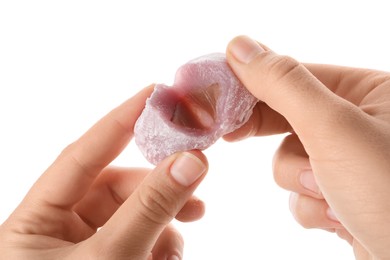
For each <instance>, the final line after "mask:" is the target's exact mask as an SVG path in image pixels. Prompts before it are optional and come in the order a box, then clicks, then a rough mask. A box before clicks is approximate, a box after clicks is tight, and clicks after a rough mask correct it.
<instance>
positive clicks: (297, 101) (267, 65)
mask: <svg viewBox="0 0 390 260" xmlns="http://www.w3.org/2000/svg"><path fill="white" fill-rule="evenodd" d="M226 55H227V59H228V62H229V65H230V66H231V68H232V69H233V71H234V72H235V74H236V75H237V76H238V78H239V79H240V80H241V82H242V83H243V84H244V85H245V86H246V87H247V88H248V90H249V91H250V92H251V93H252V94H253V95H254V96H256V97H257V98H258V99H260V100H262V101H263V102H265V103H266V104H267V105H268V106H269V107H271V108H272V109H273V110H275V111H277V112H278V113H280V114H281V115H283V116H284V117H285V118H286V119H287V121H288V122H289V123H290V125H291V127H292V128H293V129H294V131H295V132H296V133H297V134H298V136H299V137H300V138H301V141H302V143H303V144H304V146H305V148H306V149H307V152H309V153H311V155H315V154H316V153H317V152H318V151H317V150H316V149H312V146H313V145H314V144H317V142H318V141H319V140H322V139H329V138H331V139H332V140H334V141H337V140H335V137H334V136H330V135H331V133H335V132H337V136H338V137H337V138H336V139H342V138H345V135H346V134H347V133H348V135H349V132H350V128H351V127H356V126H353V125H354V124H351V120H354V119H356V118H357V117H359V116H362V115H361V114H362V113H361V111H360V110H359V109H358V108H357V107H356V106H354V105H353V104H351V103H349V102H348V101H347V100H345V99H342V98H340V97H339V96H337V95H336V94H334V93H333V92H332V91H330V90H329V89H328V88H327V87H326V86H325V85H323V84H322V83H321V82H320V81H319V80H318V79H317V78H316V77H314V76H313V75H312V74H311V73H310V72H309V71H308V70H307V69H306V68H305V66H304V65H302V64H301V63H299V62H298V61H296V60H294V59H293V58H291V57H288V56H282V55H278V54H276V53H275V52H273V51H271V50H269V49H268V48H266V47H264V46H262V45H260V44H258V43H257V42H255V41H253V40H251V39H250V38H248V37H246V36H239V37H237V38H235V39H233V40H232V41H231V42H230V44H229V45H228V48H227V53H226ZM346 112H348V113H346Z"/></svg>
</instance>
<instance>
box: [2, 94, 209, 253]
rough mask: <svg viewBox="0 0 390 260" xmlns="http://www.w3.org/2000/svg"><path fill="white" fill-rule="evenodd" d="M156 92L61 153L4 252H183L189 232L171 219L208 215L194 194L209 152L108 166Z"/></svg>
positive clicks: (20, 213)
mask: <svg viewBox="0 0 390 260" xmlns="http://www.w3.org/2000/svg"><path fill="white" fill-rule="evenodd" d="M150 93H151V88H150V87H149V88H146V89H144V90H143V91H141V92H140V93H139V94H137V95H136V96H135V97H133V98H131V99H130V100H128V101H127V102H125V103H124V104H122V105H121V106H119V107H118V108H116V109H115V110H113V111H112V112H111V113H109V114H108V115H107V116H105V117H104V118H103V119H101V120H100V121H99V122H98V123H97V124H96V125H95V126H93V127H92V128H91V129H90V130H89V131H88V132H87V133H86V134H85V135H83V136H82V137H81V138H80V139H79V140H77V141H76V142H74V143H73V144H71V145H69V146H68V147H67V148H66V149H65V150H64V151H63V152H62V153H61V155H60V156H59V157H58V158H57V159H56V161H55V162H54V163H53V164H52V165H51V166H50V167H49V168H48V170H47V171H46V172H45V173H44V174H43V175H42V176H41V177H40V178H39V180H38V181H37V182H36V183H35V184H34V186H33V187H32V188H31V190H30V191H29V193H28V194H27V196H26V197H25V199H24V200H23V201H22V203H21V204H20V205H19V207H18V208H17V209H16V210H15V211H14V212H13V214H12V215H11V216H10V217H9V219H8V220H7V221H6V222H5V223H4V224H3V225H2V226H0V258H1V259H39V260H42V259H152V258H153V259H181V258H182V250H183V242H182V238H181V236H180V234H179V233H178V232H177V231H176V230H175V229H174V228H173V227H172V226H171V225H170V224H169V223H170V222H171V220H172V219H173V218H174V217H176V218H177V219H178V220H181V221H192V220H196V219H198V218H200V217H202V215H203V212H204V204H203V203H202V202H201V201H199V200H197V199H196V198H194V197H191V194H192V193H193V191H194V190H195V188H196V187H197V186H198V184H199V183H200V181H201V180H202V179H203V177H204V175H205V173H206V171H207V161H206V158H205V157H204V155H203V154H202V153H200V152H199V151H192V152H186V153H181V154H175V155H172V156H171V157H169V158H167V159H166V160H164V161H163V162H162V163H161V164H160V165H158V166H157V167H156V168H155V169H154V170H152V171H150V170H147V169H137V168H132V169H126V168H113V167H109V166H107V165H108V164H109V163H110V162H111V161H112V160H113V159H114V158H115V157H116V156H118V154H119V153H120V152H121V151H122V150H123V148H124V147H125V146H126V144H127V143H128V142H129V140H130V139H131V138H132V136H133V127H134V123H135V121H136V119H137V118H138V116H139V115H140V113H141V111H142V109H143V107H144V104H145V99H146V98H147V97H148V95H150ZM98 229H99V231H98ZM175 257H176V258H175Z"/></svg>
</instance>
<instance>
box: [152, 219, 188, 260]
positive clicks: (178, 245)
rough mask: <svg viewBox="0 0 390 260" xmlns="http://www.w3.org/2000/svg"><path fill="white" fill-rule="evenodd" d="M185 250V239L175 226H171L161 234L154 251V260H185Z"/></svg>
mask: <svg viewBox="0 0 390 260" xmlns="http://www.w3.org/2000/svg"><path fill="white" fill-rule="evenodd" d="M183 248H184V240H183V237H182V236H181V235H180V233H179V232H178V231H177V230H176V229H175V228H174V227H173V225H171V224H170V225H168V226H167V227H166V228H165V229H164V231H163V232H162V233H161V235H160V236H159V238H158V239H157V242H156V244H155V246H154V247H153V249H152V253H153V260H159V259H164V260H165V259H168V260H170V259H183ZM174 257H176V258H174Z"/></svg>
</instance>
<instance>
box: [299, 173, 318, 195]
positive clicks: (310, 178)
mask: <svg viewBox="0 0 390 260" xmlns="http://www.w3.org/2000/svg"><path fill="white" fill-rule="evenodd" d="M299 181H300V182H301V184H302V186H303V187H304V188H305V189H307V190H310V191H312V192H314V193H316V194H321V191H320V188H319V187H318V185H317V182H316V180H315V179H314V174H313V171H311V170H306V171H303V172H302V173H301V175H300V176H299Z"/></svg>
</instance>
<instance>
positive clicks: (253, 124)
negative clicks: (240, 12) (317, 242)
mask: <svg viewBox="0 0 390 260" xmlns="http://www.w3.org/2000/svg"><path fill="white" fill-rule="evenodd" d="M227 58H228V62H229V64H230V66H231V67H232V69H233V71H234V72H235V73H236V75H237V76H238V77H239V78H240V80H241V81H242V82H243V84H244V85H245V86H246V87H247V88H248V90H249V91H250V92H251V93H252V94H253V95H255V96H256V97H257V98H259V99H260V100H261V101H263V102H264V103H263V102H260V103H259V104H258V105H257V106H256V108H255V110H254V113H253V115H252V117H251V119H250V120H249V121H248V123H247V124H245V125H244V126H243V127H242V128H240V129H238V130H237V131H235V132H233V133H231V134H229V135H227V136H225V139H227V140H239V139H243V138H247V137H250V136H259V135H270V134H277V133H284V132H291V133H292V134H291V135H289V136H287V137H286V138H285V139H284V141H283V142H282V144H281V146H280V148H279V150H278V151H277V153H276V155H275V160H274V175H275V179H276V182H277V183H278V184H279V185H280V186H282V187H283V188H285V189H288V190H290V191H292V196H291V199H290V207H291V210H292V213H293V215H294V217H295V218H296V220H297V221H298V222H299V223H300V224H301V225H302V226H304V227H306V228H314V227H317V228H322V229H326V230H330V231H335V232H336V233H337V234H338V235H339V236H340V237H342V238H344V239H346V240H347V241H349V242H350V243H351V245H352V246H353V249H354V252H355V255H356V258H357V259H373V258H375V259H390V199H389V198H390V73H387V72H380V71H374V70H366V69H356V68H346V67H339V66H330V65H318V64H301V63H299V62H297V61H296V60H294V59H292V58H290V57H287V56H281V55H278V54H276V53H275V52H273V51H271V50H269V49H268V48H267V47H265V46H263V45H260V44H258V43H257V42H255V41H253V40H251V39H249V38H248V37H237V38H235V39H234V40H232V42H231V43H230V44H229V46H228V48H227Z"/></svg>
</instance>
